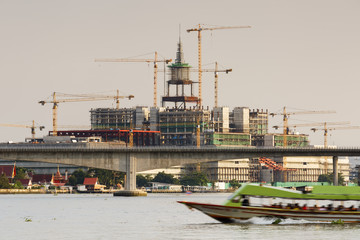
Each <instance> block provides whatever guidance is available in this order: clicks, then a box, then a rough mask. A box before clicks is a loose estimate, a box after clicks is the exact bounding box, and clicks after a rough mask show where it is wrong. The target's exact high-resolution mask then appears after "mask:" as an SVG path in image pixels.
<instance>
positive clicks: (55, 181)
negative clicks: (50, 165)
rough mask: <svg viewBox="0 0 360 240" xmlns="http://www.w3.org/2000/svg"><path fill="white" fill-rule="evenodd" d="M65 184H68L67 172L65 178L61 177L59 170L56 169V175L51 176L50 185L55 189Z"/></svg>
mask: <svg viewBox="0 0 360 240" xmlns="http://www.w3.org/2000/svg"><path fill="white" fill-rule="evenodd" d="M67 182H68V178H67V172H66V173H65V177H63V176H62V175H61V173H60V170H59V168H58V170H57V172H56V174H55V175H52V178H51V181H50V183H51V185H54V186H56V187H60V186H64V185H65V184H66V183H67Z"/></svg>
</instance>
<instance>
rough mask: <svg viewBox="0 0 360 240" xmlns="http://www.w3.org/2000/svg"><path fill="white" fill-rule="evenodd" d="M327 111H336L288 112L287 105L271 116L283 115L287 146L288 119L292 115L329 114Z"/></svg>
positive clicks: (284, 139) (284, 143) (284, 142)
mask: <svg viewBox="0 0 360 240" xmlns="http://www.w3.org/2000/svg"><path fill="white" fill-rule="evenodd" d="M327 113H336V112H335V111H298V112H287V111H286V107H284V108H283V112H282V113H270V116H272V117H274V116H275V115H282V116H283V146H284V147H287V135H288V129H289V125H288V119H289V116H290V115H299V114H327Z"/></svg>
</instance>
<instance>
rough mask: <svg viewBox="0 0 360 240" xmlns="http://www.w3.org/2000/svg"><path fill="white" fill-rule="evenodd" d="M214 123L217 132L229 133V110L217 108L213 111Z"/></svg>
mask: <svg viewBox="0 0 360 240" xmlns="http://www.w3.org/2000/svg"><path fill="white" fill-rule="evenodd" d="M213 122H214V129H215V131H216V132H222V133H228V132H229V108H228V107H216V108H214V109H213Z"/></svg>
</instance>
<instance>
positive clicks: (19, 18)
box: [0, 0, 360, 146]
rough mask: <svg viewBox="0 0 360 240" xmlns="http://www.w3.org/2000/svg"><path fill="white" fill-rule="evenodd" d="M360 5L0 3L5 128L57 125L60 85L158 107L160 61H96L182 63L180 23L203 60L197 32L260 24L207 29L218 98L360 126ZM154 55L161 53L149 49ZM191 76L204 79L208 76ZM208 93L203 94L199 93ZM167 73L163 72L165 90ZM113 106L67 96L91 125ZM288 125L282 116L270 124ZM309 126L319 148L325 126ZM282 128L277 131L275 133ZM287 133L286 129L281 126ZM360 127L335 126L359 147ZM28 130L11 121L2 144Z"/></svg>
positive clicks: (209, 99)
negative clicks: (96, 111)
mask: <svg viewBox="0 0 360 240" xmlns="http://www.w3.org/2000/svg"><path fill="white" fill-rule="evenodd" d="M359 10H360V1H358V0H297V1H295V0H271V1H269V0H229V1H226V0H224V1H211V0H197V1H193V0H192V1H189V0H182V1H169V0H166V1H162V0H161V1H156V0H154V1H148V0H143V1H136V0H133V1H121V0H116V1H115V0H113V1H112V0H107V1H95V0H77V1H64V0H61V1H60V0H53V1H48V0H33V1H29V0H9V1H7V0H0V31H1V38H0V79H1V88H0V102H1V103H0V104H1V105H0V106H1V114H0V123H12V124H26V125H30V124H31V121H32V120H35V121H36V122H37V123H39V124H41V125H45V126H46V129H45V132H44V131H43V132H38V135H44V134H46V133H47V131H49V130H52V110H51V107H52V106H51V104H47V105H45V106H41V105H40V104H38V103H37V102H38V101H39V100H45V99H47V98H48V97H49V96H50V95H51V94H52V92H54V91H56V92H62V93H98V92H109V91H112V92H113V93H114V92H115V90H116V89H119V90H120V92H121V93H122V94H124V95H127V94H133V95H135V98H134V99H133V100H131V101H129V100H123V101H122V102H121V106H123V107H130V106H134V105H145V106H151V105H152V101H153V100H152V99H153V91H152V89H153V66H152V64H146V63H96V62H94V59H95V58H107V57H109V58H124V57H131V56H138V55H143V54H146V53H152V52H154V51H158V52H159V54H161V55H162V56H164V57H166V58H172V59H174V58H175V54H176V48H177V41H178V38H179V24H181V28H182V31H181V38H182V41H183V48H184V55H185V60H186V61H187V62H188V63H190V64H191V65H192V66H194V67H197V34H196V32H191V33H187V32H186V29H188V28H193V27H195V26H196V24H199V23H202V24H207V25H210V26H236V25H251V26H252V28H251V29H233V30H217V31H212V32H210V31H203V32H202V33H203V38H202V43H203V45H202V46H203V64H204V65H206V64H210V65H206V66H204V68H205V67H206V68H212V67H213V63H214V62H215V61H218V62H219V64H221V65H222V66H223V67H225V68H232V69H233V73H230V74H228V75H225V74H220V75H219V78H220V80H219V81H220V84H219V104H220V105H223V106H229V107H231V108H233V107H235V106H247V107H250V108H254V109H256V108H259V109H269V111H270V112H280V111H281V110H282V108H283V107H284V106H287V108H288V111H296V110H298V109H301V110H303V109H305V110H335V111H336V112H337V113H336V114H326V115H324V114H322V115H297V116H293V117H291V118H290V119H289V123H290V124H293V123H299V122H300V123H305V122H323V121H328V122H334V121H351V124H352V125H359V126H360V109H359V107H358V103H359V100H358V99H359V93H358V92H359V89H360V83H359V79H360V73H359V63H360V27H359V24H360V14H359ZM148 57H150V58H151V57H153V55H148ZM192 79H193V80H195V81H197V75H196V74H193V75H192ZM203 82H204V84H203V97H204V102H203V104H204V106H210V107H213V103H214V93H213V92H214V91H213V88H214V80H213V74H210V73H204V74H203ZM196 92H197V91H196ZM160 95H163V75H162V73H161V74H159V96H158V100H159V99H160ZM114 106H115V105H114V103H113V102H111V101H102V102H99V101H97V102H83V103H63V104H60V105H59V111H58V115H59V119H58V124H59V125H90V113H89V110H90V109H91V108H96V107H114ZM270 120H271V121H270V126H273V125H279V124H281V122H282V119H281V116H277V117H274V118H273V119H270ZM309 128H310V127H307V128H298V129H297V130H298V131H301V132H304V133H309V134H310V140H311V143H312V144H322V143H323V136H322V134H323V132H316V133H311V132H310V131H309ZM270 131H273V129H270ZM277 132H280V131H279V130H278V131H277ZM359 134H360V130H337V131H332V132H330V135H331V136H330V137H329V144H336V145H341V146H360V140H359V138H358V135H359ZM29 136H30V130H29V129H24V128H10V127H0V142H3V141H9V140H13V141H23V140H24V138H25V137H29Z"/></svg>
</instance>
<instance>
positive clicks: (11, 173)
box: [0, 163, 16, 182]
mask: <svg viewBox="0 0 360 240" xmlns="http://www.w3.org/2000/svg"><path fill="white" fill-rule="evenodd" d="M1 175H5V177H7V178H8V179H9V182H13V179H14V177H15V176H16V166H15V163H14V164H13V165H0V176H1Z"/></svg>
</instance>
